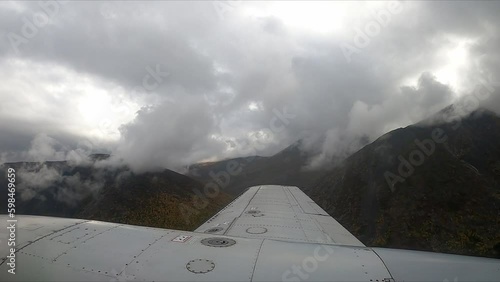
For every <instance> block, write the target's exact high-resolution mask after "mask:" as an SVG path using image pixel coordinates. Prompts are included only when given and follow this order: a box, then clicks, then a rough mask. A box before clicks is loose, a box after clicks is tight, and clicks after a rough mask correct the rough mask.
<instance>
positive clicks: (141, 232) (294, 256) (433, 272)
mask: <svg viewBox="0 0 500 282" xmlns="http://www.w3.org/2000/svg"><path fill="white" fill-rule="evenodd" d="M8 220H10V219H9V218H8V217H7V216H0V223H1V225H2V226H0V228H1V229H0V255H1V258H2V259H1V261H0V281H35V280H37V281H49V280H61V281H63V280H64V281H372V282H382V281H384V282H390V281H498V280H500V260H495V259H487V258H475V257H467V256H457V255H445V254H435V253H426V252H416V251H404V250H391V249H383V248H368V247H365V246H364V245H363V244H362V243H361V242H359V241H358V240H357V239H356V238H354V236H352V235H351V234H350V233H349V232H348V231H347V230H345V229H344V228H343V227H342V226H340V225H339V224H338V223H337V222H336V221H335V220H334V219H333V218H331V217H329V216H328V215H327V214H326V213H325V212H324V211H323V210H322V209H321V208H319V207H318V206H317V205H316V204H315V203H314V202H313V201H312V200H311V199H309V198H308V197H307V196H306V195H305V194H304V193H302V192H301V191H300V190H299V189H298V188H296V187H283V186H260V187H252V188H249V189H248V190H247V191H246V192H245V193H244V194H242V195H241V196H240V197H239V198H238V199H236V200H235V201H234V202H233V203H231V204H230V205H228V206H227V207H226V208H225V209H223V210H222V211H220V212H219V213H218V214H217V215H215V216H214V217H213V218H211V219H210V220H209V221H207V222H206V223H205V224H203V225H202V226H200V227H199V228H198V229H197V230H196V231H195V232H185V231H177V230H167V229H158V228H148V227H139V226H130V225H123V224H115V223H105V222H99V221H89V220H78V219H62V218H50V217H37V216H17V217H16V220H17V222H8ZM13 224H15V227H16V230H15V233H11V232H10V230H12V228H10V229H8V227H9V226H12V225H13ZM12 234H15V235H12ZM12 238H14V239H15V242H16V245H15V250H14V252H11V251H12V250H11V249H10V248H12V247H11V246H8V244H9V242H11V241H12V240H11V239H12ZM11 269H14V272H15V274H11V273H10V272H9V271H10V270H11Z"/></svg>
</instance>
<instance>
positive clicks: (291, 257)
mask: <svg viewBox="0 0 500 282" xmlns="http://www.w3.org/2000/svg"><path fill="white" fill-rule="evenodd" d="M390 277H391V276H390V274H389V272H388V271H387V269H386V268H385V266H384V264H383V263H382V261H381V260H380V259H379V258H378V256H377V255H376V254H375V253H373V252H372V251H371V250H370V249H369V248H354V247H344V246H336V245H320V244H303V243H290V242H281V241H273V240H266V241H265V242H264V244H263V245H262V250H261V252H260V255H259V259H258V261H257V264H256V266H255V273H254V277H253V281H383V279H385V278H390Z"/></svg>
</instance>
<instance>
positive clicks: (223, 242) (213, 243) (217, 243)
mask: <svg viewBox="0 0 500 282" xmlns="http://www.w3.org/2000/svg"><path fill="white" fill-rule="evenodd" d="M201 243H202V244H203V245H205V246H208V247H216V248H223V247H230V246H232V245H234V244H236V241H234V240H233V239H228V238H206V239H203V240H201Z"/></svg>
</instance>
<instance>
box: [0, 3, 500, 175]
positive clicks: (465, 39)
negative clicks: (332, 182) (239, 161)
mask: <svg viewBox="0 0 500 282" xmlns="http://www.w3.org/2000/svg"><path fill="white" fill-rule="evenodd" d="M43 3H45V4H43ZM499 12H500V2H497V1H488V2H479V1H471V2H467V1H458V2H446V1H439V2H431V1H422V2H414V1H401V2H340V1H335V2H326V1H323V2H313V1H307V2H306V1H304V2H299V1H293V2H285V1H279V2H263V1H262V2H246V1H200V2H194V1H189V2H174V1H165V2H161V1H154V2H146V1H141V2H97V1H80V2H70V1H68V2H62V3H61V2H56V1H42V4H40V3H39V2H38V1H34V2H28V1H26V2H15V1H5V2H0V77H1V83H0V101H1V103H0V121H1V122H0V153H1V158H0V162H5V161H13V160H58V159H68V158H78V156H79V155H84V154H87V153H90V152H112V153H113V155H115V156H117V157H119V158H121V159H123V160H125V161H126V162H127V163H128V164H130V165H132V166H133V167H134V168H136V169H139V170H140V169H142V170H144V169H154V168H158V167H168V168H177V167H180V166H183V165H187V164H191V163H194V162H198V161H206V160H216V159H221V158H227V157H235V156H243V155H248V154H258V155H270V154H273V153H276V152H278V151H279V150H281V149H283V148H284V147H286V146H288V145H290V144H292V143H293V142H295V141H297V140H299V139H304V140H306V142H305V144H306V145H309V147H310V148H308V149H311V150H312V151H314V152H315V153H317V154H318V155H317V156H316V158H315V159H313V161H314V162H316V163H321V162H322V161H324V160H328V159H329V158H330V157H331V156H333V155H335V154H339V153H341V152H346V151H347V152H349V151H352V150H355V149H357V148H358V147H359V146H360V142H359V139H360V138H362V140H370V141H373V140H374V139H376V138H377V137H379V136H380V135H382V134H384V133H385V132H387V131H390V130H392V129H395V128H398V127H402V126H407V125H409V124H412V123H416V122H418V121H420V120H421V119H424V118H426V117H429V116H430V115H432V114H433V113H435V112H437V111H439V110H440V109H442V108H444V107H446V106H447V105H449V104H452V103H456V102H457V101H459V99H460V98H461V97H466V96H467V95H474V93H475V92H477V91H478V89H479V88H480V87H483V88H484V87H486V89H489V91H490V92H491V93H489V94H491V95H487V96H485V95H483V96H481V97H482V98H481V99H479V100H480V103H482V104H483V105H487V106H488V107H490V109H492V110H496V111H497V112H498V111H499V110H500V101H499V99H498V96H499V95H498V91H497V90H496V88H494V86H495V85H496V86H497V87H500V84H498V83H497V84H495V83H494V81H495V79H496V78H499V74H500V68H499V66H500V65H499V63H500V53H499V52H498V50H500V32H499V30H498V29H499V26H500V17H498V14H499ZM497 81H500V80H499V79H497ZM485 83H486V84H487V85H486V86H484V85H485ZM492 85H493V86H492ZM483 90H484V89H483Z"/></svg>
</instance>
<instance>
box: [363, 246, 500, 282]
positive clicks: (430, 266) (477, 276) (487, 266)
mask: <svg viewBox="0 0 500 282" xmlns="http://www.w3.org/2000/svg"><path fill="white" fill-rule="evenodd" d="M373 251H374V252H376V253H377V254H378V255H379V257H380V258H381V259H382V260H383V261H384V263H385V265H386V266H387V268H388V269H389V271H390V272H391V274H392V275H393V277H394V279H395V280H396V281H500V260H498V259H488V258H477V257H469V256H458V255H448V254H438V253H430V252H419V251H407V250H394V249H383V248H373Z"/></svg>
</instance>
